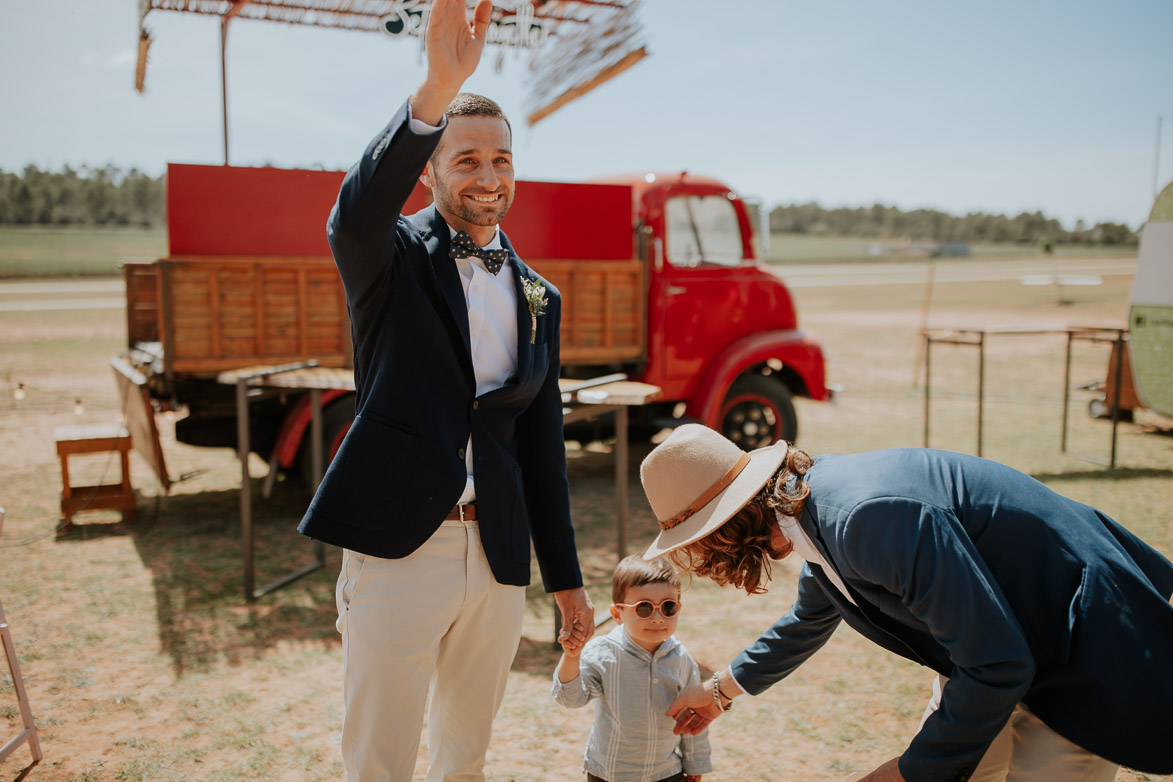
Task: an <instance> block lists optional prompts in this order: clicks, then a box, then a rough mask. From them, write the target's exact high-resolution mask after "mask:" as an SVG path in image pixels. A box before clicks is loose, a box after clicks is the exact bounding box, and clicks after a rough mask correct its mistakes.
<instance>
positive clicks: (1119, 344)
mask: <svg viewBox="0 0 1173 782" xmlns="http://www.w3.org/2000/svg"><path fill="white" fill-rule="evenodd" d="M1115 348H1116V382H1115V383H1114V384H1113V385H1114V386H1115V389H1114V390H1113V394H1112V455H1111V456H1110V457H1108V468H1109V469H1112V470H1114V469H1116V428H1117V427H1118V426H1119V424H1120V386H1121V381H1122V380H1123V378H1121V375H1123V374H1124V330H1123V329H1117V331H1116V344H1115Z"/></svg>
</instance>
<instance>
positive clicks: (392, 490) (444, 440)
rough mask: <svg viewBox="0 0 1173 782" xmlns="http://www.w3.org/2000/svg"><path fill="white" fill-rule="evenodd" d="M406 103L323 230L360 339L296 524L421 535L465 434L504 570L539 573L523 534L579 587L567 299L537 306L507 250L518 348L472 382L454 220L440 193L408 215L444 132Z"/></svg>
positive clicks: (448, 502)
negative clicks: (423, 126) (488, 377)
mask: <svg viewBox="0 0 1173 782" xmlns="http://www.w3.org/2000/svg"><path fill="white" fill-rule="evenodd" d="M407 120H408V110H407V104H406V103H404V105H403V106H402V107H400V109H399V111H398V112H397V113H396V115H395V117H394V118H393V119H392V120H391V122H390V123H389V124H388V125H387V127H386V128H384V130H383V132H382V133H380V134H379V135H378V136H377V137H376V138H375V139H374V140H372V141H371V143H370V145H369V146H368V147H367V150H366V152H365V153H364V154H363V156H362V158H361V159H360V160H359V162H358V163H357V164H356V165H355V166H354V167H353V168H352V169H351V170H350V171H349V172H348V173H347V174H346V177H345V179H344V180H343V183H342V188H341V190H340V191H339V193H338V201H337V203H336V204H335V205H334V209H333V210H332V211H331V213H330V219H329V222H328V225H327V234H328V237H329V240H330V247H331V250H332V251H333V253H334V259H335V261H336V263H337V264H338V271H339V272H340V274H341V275H342V282H343V285H344V287H345V290H346V302H347V308H348V309H349V312H350V318H351V329H352V336H353V341H354V379H355V385H356V387H357V392H358V393H357V396H356V399H355V420H354V425H353V426H352V427H351V428H350V431H349V432H348V433H347V435H346V437H345V439H344V440H343V442H342V445H341V446H340V448H339V450H338V453H337V455H336V456H335V457H334V460H333V462H332V463H331V464H330V466H329V468H328V469H327V471H326V474H325V476H324V478H323V480H322V483H321V485H320V486H319V487H318V491H317V493H316V494H315V496H314V498H313V501H312V502H311V503H310V506H309V509H308V510H307V511H306V514H305V517H304V518H303V519H302V521H301V524H300V525H299V527H298V529H299V530H300V531H301V532H302V533H304V534H306V535H309V536H311V537H313V538H316V539H318V540H323V541H326V542H327V543H332V544H334V545H337V546H343V547H345V548H349V549H353V550H355V551H359V552H362V553H364V554H369V555H372V556H377V557H385V558H392V559H394V558H400V557H404V556H407V555H408V554H410V553H411V552H413V551H415V550H416V549H417V548H419V547H420V545H422V544H423V543H424V542H425V541H426V540H428V538H430V537H431V536H432V534H433V533H434V532H435V531H436V529H437V528H438V527H439V526H440V524H441V522H443V520H444V518H445V516H446V515H447V514H448V512H449V511H451V510H452V508H453V506H454V505H455V504H456V502H457V500H458V499H459V498H460V495H461V493H462V492H463V491H464V486H465V482H466V472H465V459H464V455H465V454H464V450H465V447H466V445H467V443H468V440H469V436H470V435H471V437H472V446H473V454H474V458H475V464H474V465H473V472H474V480H475V482H476V492H477V517H478V523H479V526H480V535H481V541H482V544H483V546H484V550H485V556H486V557H487V558H488V561H489V565H490V567H491V568H492V571H493V575H494V577H495V578H496V579H497V581H498V582H500V583H502V584H513V585H517V586H525V585H527V584H529V582H530V540H531V538H532V540H533V547H534V550H535V551H536V553H537V557H538V564H539V566H540V568H541V573H542V580H543V582H544V584H545V587H546V589H547V590H549V591H556V590H562V589H571V588H575V587H579V586H581V585H582V576H581V574H580V572H579V566H578V557H577V554H576V550H575V545H574V528H573V526H572V525H571V521H570V493H569V487H568V485H567V480H566V451H565V444H564V442H563V438H562V399H561V394H560V393H559V391H558V373H559V369H560V361H559V319H560V317H561V297H560V295H559V293H558V291H557V289H556V288H554V286H552V285H550V283H548V282H546V281H544V280H542V282H543V284H544V285H545V286H546V298H547V299H548V300H549V304H548V306H547V307H546V312H545V314H543V315H541V316H539V317H538V319H537V334H536V338H535V340H534V342H533V344H531V343H530V331H531V325H532V324H531V318H530V313H529V310H528V307H527V305H526V301H525V296H524V294H523V292H522V281H523V280H541V278H540V277H539V276H538V275H537V274H535V273H534V272H533V271H532V270H530V269H529V267H527V266H526V265H525V264H524V263H522V261H521V259H520V258H518V257H517V253H515V252H514V251H513V248H512V246H510V244H509V240H508V238H507V237H506V236H505V234H504V233H502V234H501V243H502V246H503V247H504V248H505V249H507V250H509V252H510V263H509V264H508V265H507V267H506V268H507V269H509V270H510V271H509V272H504V271H503V272H502V273H503V274H504V273H511V274H513V275H514V281H515V283H516V287H517V324H518V325H517V335H518V346H517V349H518V359H517V364H518V365H517V368H516V372H515V374H514V375H513V376H512V377H510V378H509V380H508V382H507V383H506V384H505V385H504V386H503V387H501V388H498V389H495V390H492V391H489V392H486V393H484V394H482V395H480V396H479V397H478V396H477V394H476V377H475V376H474V374H473V365H472V353H471V348H470V340H469V326H468V309H467V305H466V302H465V297H464V291H463V288H462V287H461V284H460V278H459V273H458V272H457V269H456V264H455V263H454V262H453V261H452V259H450V258H449V257H448V247H449V243H450V232H449V229H448V225H447V223H445V222H444V220H443V218H442V217H441V216H440V214H439V213H438V212H437V211H436V210H435V208H434V207H429V208H427V209H424V210H423V211H421V212H418V213H416V214H414V215H411V216H410V217H404V216H402V215H401V214H400V212H401V210H402V208H403V205H404V204H405V203H406V201H407V198H408V196H409V195H410V194H411V191H412V189H413V188H414V187H415V183H416V180H417V179H418V177H419V174H420V172H421V171H422V170H423V168H424V165H425V163H426V162H427V160H428V157H429V156H430V155H431V153H432V151H433V150H434V149H435V147H436V144H437V142H438V141H439V138H440V135H441V133H442V131H441V133H435V134H432V135H417V134H415V133H413V132H411V129H410V127H409V126H408V122H407Z"/></svg>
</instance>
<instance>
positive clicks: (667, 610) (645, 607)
mask: <svg viewBox="0 0 1173 782" xmlns="http://www.w3.org/2000/svg"><path fill="white" fill-rule="evenodd" d="M615 605H617V606H619V607H620V608H633V609H635V615H636V616H638V617H639V618H640V619H647V618H648V617H650V616H651V615H652V614H653V613H654V612H655V610H656V609H657V608H658V609H660V613H661V614H663V615H664V618H665V619H667V618H669V617H672V616H676V614H677V612H678V611H680V601H679V600H673V599H672V598H668V599H667V600H661V601H660V602H659V603H653V602H652V601H651V600H641V601H639V602H638V603H616V604H615Z"/></svg>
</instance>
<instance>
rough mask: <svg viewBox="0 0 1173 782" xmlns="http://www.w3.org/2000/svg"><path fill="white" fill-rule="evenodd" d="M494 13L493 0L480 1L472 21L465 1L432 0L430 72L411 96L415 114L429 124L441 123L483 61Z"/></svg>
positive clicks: (428, 38) (428, 33)
mask: <svg viewBox="0 0 1173 782" xmlns="http://www.w3.org/2000/svg"><path fill="white" fill-rule="evenodd" d="M492 13H493V4H492V0H480V1H479V2H478V3H477V6H476V9H475V10H474V12H473V19H472V22H469V21H468V12H467V10H466V8H465V4H464V0H433V2H432V8H431V10H430V11H429V12H428V29H427V31H426V32H425V33H424V40H425V42H426V46H427V52H428V75H427V77H426V78H425V79H424V83H423V84H422V85H420V88H419V89H418V90H416V93H415V95H413V96H412V99H411V109H412V116H413V117H415V118H416V119H419V120H421V121H423V122H426V123H428V124H429V125H438V124H439V123H440V120H441V119H443V117H444V110H445V109H446V108H448V104H449V103H451V102H452V99H453V98H455V97H456V95H457V93H459V92H460V88H461V86H462V85H463V84H464V82H465V80H466V79H468V77H469V76H472V74H473V72H475V71H476V69H477V64H478V63H480V61H481V53H482V52H483V51H484V50H485V34H486V33H487V32H488V29H489V19H490V17H491V16H492Z"/></svg>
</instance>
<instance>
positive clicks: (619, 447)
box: [615, 405, 628, 559]
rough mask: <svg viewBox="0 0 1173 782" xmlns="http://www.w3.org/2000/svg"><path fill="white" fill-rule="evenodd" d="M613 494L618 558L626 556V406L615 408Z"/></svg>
mask: <svg viewBox="0 0 1173 782" xmlns="http://www.w3.org/2000/svg"><path fill="white" fill-rule="evenodd" d="M615 494H616V499H617V500H618V503H619V520H618V522H617V524H618V529H617V530H616V537H617V541H616V545H617V546H618V547H619V559H623V558H624V557H626V556H627V517H628V507H627V406H626V405H619V406H617V407H616V408H615Z"/></svg>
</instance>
